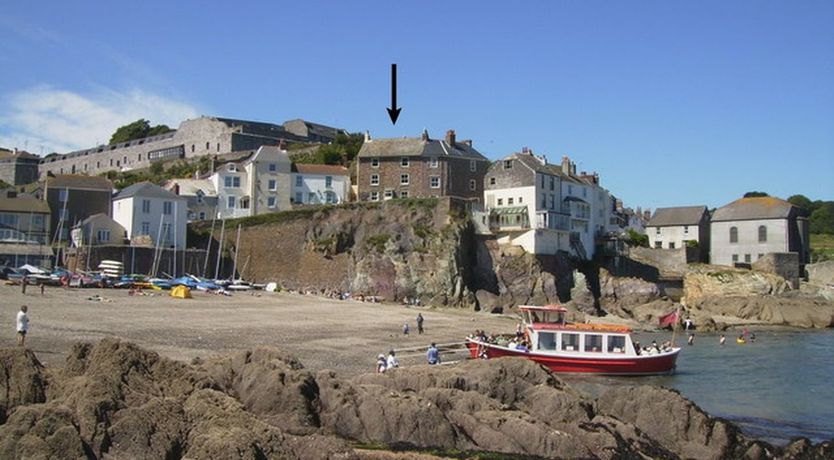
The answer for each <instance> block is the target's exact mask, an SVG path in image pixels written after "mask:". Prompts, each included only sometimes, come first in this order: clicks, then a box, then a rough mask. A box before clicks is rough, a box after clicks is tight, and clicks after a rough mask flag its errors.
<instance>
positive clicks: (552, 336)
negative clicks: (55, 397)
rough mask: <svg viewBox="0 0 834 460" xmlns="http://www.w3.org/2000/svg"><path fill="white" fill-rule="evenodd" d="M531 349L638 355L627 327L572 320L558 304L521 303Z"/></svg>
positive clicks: (547, 351) (545, 351)
mask: <svg viewBox="0 0 834 460" xmlns="http://www.w3.org/2000/svg"><path fill="white" fill-rule="evenodd" d="M519 310H520V311H521V314H522V318H523V320H524V327H525V332H526V335H527V337H528V339H529V341H530V345H531V346H532V350H531V351H537V352H544V353H559V354H563V353H568V354H570V353H577V354H600V355H618V356H623V355H632V356H633V355H636V354H637V353H636V352H635V350H634V345H633V344H632V342H631V336H630V335H629V333H630V332H631V329H629V328H627V327H624V326H612V325H603V324H575V323H568V322H567V320H566V318H565V315H566V314H567V310H566V309H565V308H564V307H560V306H558V305H547V306H519Z"/></svg>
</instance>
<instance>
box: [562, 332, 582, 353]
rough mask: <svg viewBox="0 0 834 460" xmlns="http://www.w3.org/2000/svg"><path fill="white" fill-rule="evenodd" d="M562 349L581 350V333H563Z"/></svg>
mask: <svg viewBox="0 0 834 460" xmlns="http://www.w3.org/2000/svg"><path fill="white" fill-rule="evenodd" d="M562 350H564V351H577V350H579V334H568V333H562Z"/></svg>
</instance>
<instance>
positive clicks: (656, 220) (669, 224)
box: [646, 206, 709, 249]
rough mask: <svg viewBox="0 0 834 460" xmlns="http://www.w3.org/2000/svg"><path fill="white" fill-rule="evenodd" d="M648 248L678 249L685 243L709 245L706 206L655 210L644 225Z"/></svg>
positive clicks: (684, 245)
mask: <svg viewBox="0 0 834 460" xmlns="http://www.w3.org/2000/svg"><path fill="white" fill-rule="evenodd" d="M646 235H647V236H648V237H649V246H650V247H652V248H655V249H680V248H683V247H686V245H687V242H689V241H695V242H697V243H698V244H699V245H701V244H703V245H707V246H708V245H709V212H708V211H707V207H706V206H676V207H671V208H657V209H655V211H654V215H653V216H652V219H651V220H650V221H649V223H648V224H646Z"/></svg>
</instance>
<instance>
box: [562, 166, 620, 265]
mask: <svg viewBox="0 0 834 460" xmlns="http://www.w3.org/2000/svg"><path fill="white" fill-rule="evenodd" d="M560 170H561V173H562V178H563V179H562V207H563V210H564V212H565V213H566V214H569V215H570V227H569V229H570V233H571V248H572V249H573V251H574V253H575V254H576V255H577V256H578V257H581V258H583V259H593V258H594V255H595V254H596V251H597V247H598V245H599V244H601V243H602V242H604V241H606V240H607V236H608V234H609V233H619V232H620V230H621V228H620V218H619V216H618V215H617V214H616V199H615V198H614V197H613V196H612V195H611V193H610V192H609V191H608V190H606V189H605V188H603V187H602V186H601V185H600V183H599V174H596V173H592V174H586V173H585V172H584V171H583V172H581V173H579V174H577V173H576V164H575V163H574V162H572V161H571V160H570V158H569V157H567V156H564V157H562V164H561V168H560Z"/></svg>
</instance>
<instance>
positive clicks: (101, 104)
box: [0, 86, 198, 154]
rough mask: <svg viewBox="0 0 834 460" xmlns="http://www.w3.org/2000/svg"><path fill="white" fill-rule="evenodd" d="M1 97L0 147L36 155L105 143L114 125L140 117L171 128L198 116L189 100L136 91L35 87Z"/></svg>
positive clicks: (115, 126) (120, 124) (63, 151)
mask: <svg viewBox="0 0 834 460" xmlns="http://www.w3.org/2000/svg"><path fill="white" fill-rule="evenodd" d="M5 99H6V100H7V101H8V103H7V105H6V106H0V146H2V147H7V148H11V147H17V148H19V149H24V148H25V149H26V150H28V151H30V152H32V153H36V154H40V153H43V154H47V153H50V152H60V153H65V152H68V151H72V150H78V149H83V148H88V147H93V146H95V145H96V144H97V143H98V144H102V143H106V142H107V141H108V140H110V136H111V135H112V134H113V131H115V130H116V128H118V127H119V126H122V125H124V124H127V123H130V122H133V121H136V120H138V119H140V118H144V119H146V120H149V121H150V122H151V124H166V125H168V126H171V127H172V128H176V127H177V126H178V125H179V123H180V122H181V121H182V120H185V119H187V118H194V117H196V116H197V114H198V111H197V109H196V108H195V107H194V106H192V105H190V104H187V103H184V102H180V101H175V100H171V99H167V98H165V97H162V96H158V95H155V94H151V93H148V92H146V91H142V90H138V89H134V90H129V91H127V92H118V91H114V90H110V89H104V90H101V91H99V92H97V93H95V94H87V95H83V94H79V93H74V92H72V91H66V90H60V89H55V88H52V87H49V86H39V87H35V88H30V89H26V90H23V91H19V92H17V93H14V94H11V95H10V96H9V97H8V98H5Z"/></svg>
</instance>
